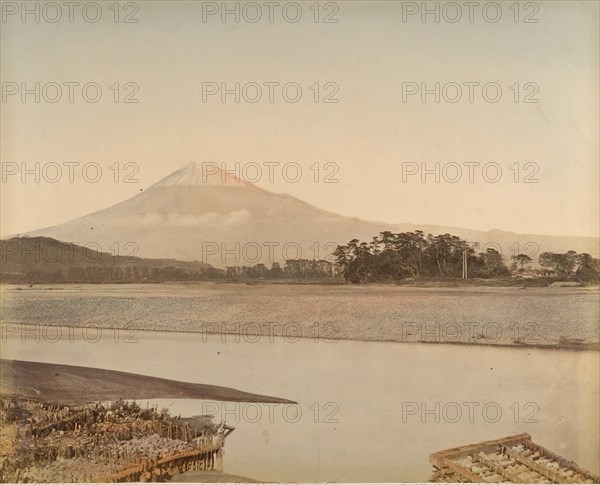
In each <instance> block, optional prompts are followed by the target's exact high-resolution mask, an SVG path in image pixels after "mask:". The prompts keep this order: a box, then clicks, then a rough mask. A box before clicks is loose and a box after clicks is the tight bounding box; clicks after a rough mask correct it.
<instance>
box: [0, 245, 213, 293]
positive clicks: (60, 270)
mask: <svg viewBox="0 0 600 485" xmlns="http://www.w3.org/2000/svg"><path fill="white" fill-rule="evenodd" d="M135 249H136V248H135V246H133V245H132V246H129V247H128V246H127V245H124V246H123V248H122V249H121V251H123V250H124V252H125V253H131V252H133V251H134V250H135ZM0 262H1V263H0V268H1V269H0V280H1V281H2V282H8V283H38V282H40V283H42V282H44V283H45V282H48V283H65V282H77V283H82V282H93V283H94V282H101V283H106V282H123V283H128V282H153V281H156V282H159V281H189V280H197V279H200V280H201V279H209V278H213V277H215V276H218V275H219V274H220V273H221V271H220V270H216V269H215V268H213V267H212V266H211V265H209V264H207V263H203V262H201V261H178V260H176V259H147V258H139V257H136V256H129V255H126V254H118V252H117V250H116V247H115V253H114V254H110V253H105V252H101V251H97V250H95V249H93V247H91V245H90V246H88V247H84V246H79V245H77V244H72V243H66V242H63V241H58V240H56V239H52V238H49V237H13V238H10V239H6V240H1V241H0Z"/></svg>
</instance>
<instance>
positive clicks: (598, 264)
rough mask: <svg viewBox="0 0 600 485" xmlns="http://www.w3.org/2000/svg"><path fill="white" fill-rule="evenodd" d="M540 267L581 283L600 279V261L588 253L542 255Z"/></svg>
mask: <svg viewBox="0 0 600 485" xmlns="http://www.w3.org/2000/svg"><path fill="white" fill-rule="evenodd" d="M539 263H540V266H542V267H543V268H548V269H550V270H551V271H552V272H554V274H555V275H556V276H559V277H561V278H573V277H574V278H576V279H578V280H581V281H595V282H598V280H599V279H600V260H599V259H598V258H593V257H592V256H591V255H589V254H588V253H582V254H577V252H575V251H567V252H566V253H550V252H546V253H542V254H540V257H539Z"/></svg>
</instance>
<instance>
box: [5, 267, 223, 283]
mask: <svg viewBox="0 0 600 485" xmlns="http://www.w3.org/2000/svg"><path fill="white" fill-rule="evenodd" d="M223 275H224V271H223V270H219V269H216V268H213V267H207V268H202V269H200V270H191V269H185V268H178V267H175V266H165V267H151V266H144V265H143V263H140V264H132V265H131V266H91V265H90V266H70V267H67V268H65V269H56V270H53V271H41V270H39V269H35V270H30V271H27V272H25V273H19V274H2V275H1V279H2V281H5V282H9V283H157V282H166V281H203V280H210V279H216V278H222V277H223Z"/></svg>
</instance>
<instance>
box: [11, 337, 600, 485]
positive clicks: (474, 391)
mask: <svg viewBox="0 0 600 485" xmlns="http://www.w3.org/2000/svg"><path fill="white" fill-rule="evenodd" d="M62 330H63V332H64V333H62V334H54V336H53V338H52V340H56V342H54V343H50V341H49V339H44V338H41V339H39V340H40V341H39V342H36V341H35V339H32V338H31V337H30V338H28V339H26V340H25V342H23V341H22V340H21V339H20V337H19V336H18V335H13V336H10V335H7V333H6V332H5V333H4V334H3V344H2V357H3V358H6V359H23V360H33V361H41V362H52V363H61V364H72V365H83V366H90V367H101V368H107V369H113V370H121V371H127V372H135V373H140V374H148V375H153V376H159V377H165V378H171V379H180V380H184V381H191V382H199V383H206V384H214V385H220V386H228V387H233V388H238V389H241V390H244V391H248V392H254V393H259V394H267V395H272V396H278V397H283V398H288V399H292V400H295V401H297V402H298V403H299V404H298V406H284V405H256V404H252V405H250V404H243V403H242V404H239V403H215V402H205V401H198V400H181V401H165V400H160V401H159V404H160V405H161V406H163V405H168V406H170V407H171V409H172V410H173V411H174V412H176V413H181V414H183V415H194V414H203V413H207V412H212V413H213V414H216V415H217V418H220V417H225V418H226V419H227V422H228V423H229V424H232V425H234V426H236V430H235V431H234V432H233V433H232V434H231V435H230V436H229V437H228V439H227V443H226V455H225V470H226V471H227V472H229V473H234V474H239V475H243V476H248V477H253V478H256V479H260V480H265V481H296V482H300V481H303V482H313V481H331V482H361V481H369V482H373V481H374V482H391V481H400V480H402V481H423V480H427V479H428V478H429V473H430V465H429V463H428V456H429V454H430V453H433V452H435V451H439V450H441V449H444V448H447V447H453V446H457V445H461V444H467V443H472V442H477V441H481V440H486V439H494V438H499V437H502V436H507V435H511V434H516V433H521V432H527V433H529V434H531V435H532V437H533V439H534V440H535V441H536V442H538V443H540V444H542V445H543V446H545V447H547V448H549V449H551V450H553V451H555V452H557V453H559V454H561V455H563V456H565V457H566V458H569V459H572V460H575V461H576V462H578V463H579V464H580V465H582V466H583V467H585V468H587V469H589V470H591V471H593V472H596V473H598V471H599V466H598V456H599V454H600V449H599V443H598V426H599V409H600V406H599V403H598V392H599V389H598V386H599V384H598V382H599V375H598V374H599V367H600V361H599V359H600V354H599V353H597V352H573V351H571V352H569V351H550V350H537V349H509V348H500V347H497V348H490V347H481V346H440V345H431V344H419V345H409V344H403V343H385V342H358V341H339V342H336V343H325V342H323V341H319V342H314V341H312V340H309V339H303V340H300V341H297V342H295V343H291V342H288V341H286V340H285V339H282V338H273V339H261V340H259V341H258V342H256V343H249V342H244V341H242V342H239V343H237V342H235V340H233V339H229V340H228V341H226V342H223V341H222V339H221V337H220V336H206V335H201V334H177V333H172V332H138V333H137V334H136V335H135V340H137V341H136V342H130V343H125V342H124V341H123V338H122V335H120V334H119V335H117V338H115V335H114V333H113V332H109V333H107V332H108V331H105V332H104V333H102V334H101V335H100V338H99V339H98V341H97V342H95V343H91V342H90V340H91V338H90V335H87V337H86V338H83V337H82V335H81V334H79V333H78V332H74V333H68V331H67V329H62ZM56 335H62V338H55V337H56ZM436 403H437V404H436ZM244 406H245V407H244ZM436 406H438V407H437V408H436ZM470 409H471V410H473V412H472V414H470V413H469V410H470ZM499 413H500V414H499ZM436 421H439V422H436Z"/></svg>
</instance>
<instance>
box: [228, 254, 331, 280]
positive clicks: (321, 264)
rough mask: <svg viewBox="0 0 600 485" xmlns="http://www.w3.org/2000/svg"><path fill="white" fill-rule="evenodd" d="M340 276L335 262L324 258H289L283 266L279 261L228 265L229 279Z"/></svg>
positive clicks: (322, 277)
mask: <svg viewBox="0 0 600 485" xmlns="http://www.w3.org/2000/svg"><path fill="white" fill-rule="evenodd" d="M336 276H338V270H337V267H336V265H335V264H334V263H331V262H329V261H325V260H323V259H320V260H318V261H317V260H313V259H288V260H286V262H285V265H284V266H283V268H282V267H281V265H280V264H279V263H277V262H274V263H273V264H272V265H271V268H270V269H269V268H267V266H265V265H264V264H262V263H259V264H256V265H254V266H228V267H227V270H226V272H225V277H226V278H228V279H328V278H335V277H336Z"/></svg>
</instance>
